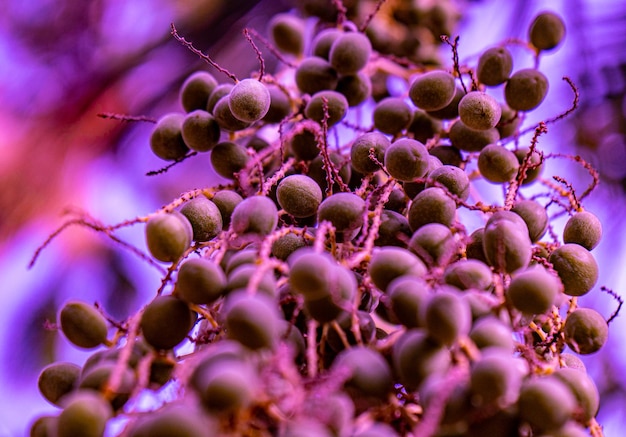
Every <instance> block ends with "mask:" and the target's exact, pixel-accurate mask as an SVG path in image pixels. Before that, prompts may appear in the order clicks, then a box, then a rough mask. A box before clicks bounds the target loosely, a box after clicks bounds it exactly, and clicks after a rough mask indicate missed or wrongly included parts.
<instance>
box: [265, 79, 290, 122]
mask: <svg viewBox="0 0 626 437" xmlns="http://www.w3.org/2000/svg"><path fill="white" fill-rule="evenodd" d="M267 90H268V91H269V93H270V107H269V109H268V110H267V113H266V114H265V116H264V117H263V121H264V122H266V123H280V122H281V121H282V120H283V119H284V118H286V117H287V116H289V114H291V99H290V98H289V96H288V95H287V94H286V93H285V91H283V90H282V89H281V88H280V87H278V86H277V85H271V84H270V85H267Z"/></svg>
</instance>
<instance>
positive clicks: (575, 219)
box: [563, 211, 602, 250]
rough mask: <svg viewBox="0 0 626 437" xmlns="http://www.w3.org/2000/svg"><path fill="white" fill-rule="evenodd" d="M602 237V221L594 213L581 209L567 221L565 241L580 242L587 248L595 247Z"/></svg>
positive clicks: (564, 233) (564, 231) (564, 234)
mask: <svg viewBox="0 0 626 437" xmlns="http://www.w3.org/2000/svg"><path fill="white" fill-rule="evenodd" d="M601 238H602V223H601V222H600V220H599V219H598V217H596V216H595V215H594V214H592V213H590V212H588V211H580V212H577V213H576V214H574V215H573V216H571V217H570V218H569V220H567V223H565V228H564V229H563V242H564V243H576V244H580V245H581V246H582V247H584V248H585V249H587V250H592V249H593V248H595V247H596V246H597V245H598V243H599V242H600V239H601Z"/></svg>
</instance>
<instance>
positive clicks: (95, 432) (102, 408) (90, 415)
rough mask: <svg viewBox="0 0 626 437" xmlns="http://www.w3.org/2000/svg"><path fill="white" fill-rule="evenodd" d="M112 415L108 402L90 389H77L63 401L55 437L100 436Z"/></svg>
mask: <svg viewBox="0 0 626 437" xmlns="http://www.w3.org/2000/svg"><path fill="white" fill-rule="evenodd" d="M112 416H113V411H112V410H111V406H110V405H109V402H108V401H107V400H106V399H104V397H103V396H102V395H100V394H99V393H96V392H94V391H92V390H79V391H77V392H75V393H73V394H72V395H71V396H69V397H68V398H67V399H66V400H65V402H64V408H63V411H61V414H59V419H58V422H57V434H56V435H57V437H76V436H81V437H102V436H103V435H104V430H105V428H106V423H107V420H109V419H110V418H111V417H112Z"/></svg>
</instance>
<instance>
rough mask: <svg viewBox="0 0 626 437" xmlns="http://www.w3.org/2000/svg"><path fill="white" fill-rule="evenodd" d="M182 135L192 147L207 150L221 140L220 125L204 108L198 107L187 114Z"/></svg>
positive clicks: (196, 149)
mask: <svg viewBox="0 0 626 437" xmlns="http://www.w3.org/2000/svg"><path fill="white" fill-rule="evenodd" d="M181 135H182V137H183V141H184V142H185V144H186V145H187V147H189V148H190V149H192V150H195V151H197V152H207V151H209V150H211V149H212V148H213V147H215V145H216V144H217V143H218V141H219V140H220V126H219V125H218V124H217V121H215V119H214V118H213V116H212V115H211V114H209V113H208V112H206V111H205V110H204V109H196V110H194V111H192V112H190V113H188V114H187V115H186V116H185V119H184V120H183V124H182V127H181Z"/></svg>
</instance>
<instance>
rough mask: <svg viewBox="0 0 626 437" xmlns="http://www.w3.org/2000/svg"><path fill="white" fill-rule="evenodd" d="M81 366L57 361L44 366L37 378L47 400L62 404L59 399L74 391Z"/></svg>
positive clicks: (41, 391) (38, 385)
mask: <svg viewBox="0 0 626 437" xmlns="http://www.w3.org/2000/svg"><path fill="white" fill-rule="evenodd" d="M79 375H80V366H77V365H76V364H73V363H64V362H56V363H52V364H49V365H47V366H46V367H44V368H43V370H42V371H41V373H40V374H39V378H37V387H38V388H39V392H40V393H41V394H42V395H43V397H44V398H46V400H47V401H48V402H50V403H52V404H54V405H60V404H59V400H60V399H61V398H62V397H63V396H65V395H67V394H68V393H70V392H72V390H74V388H75V387H76V382H77V380H78V376H79Z"/></svg>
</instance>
